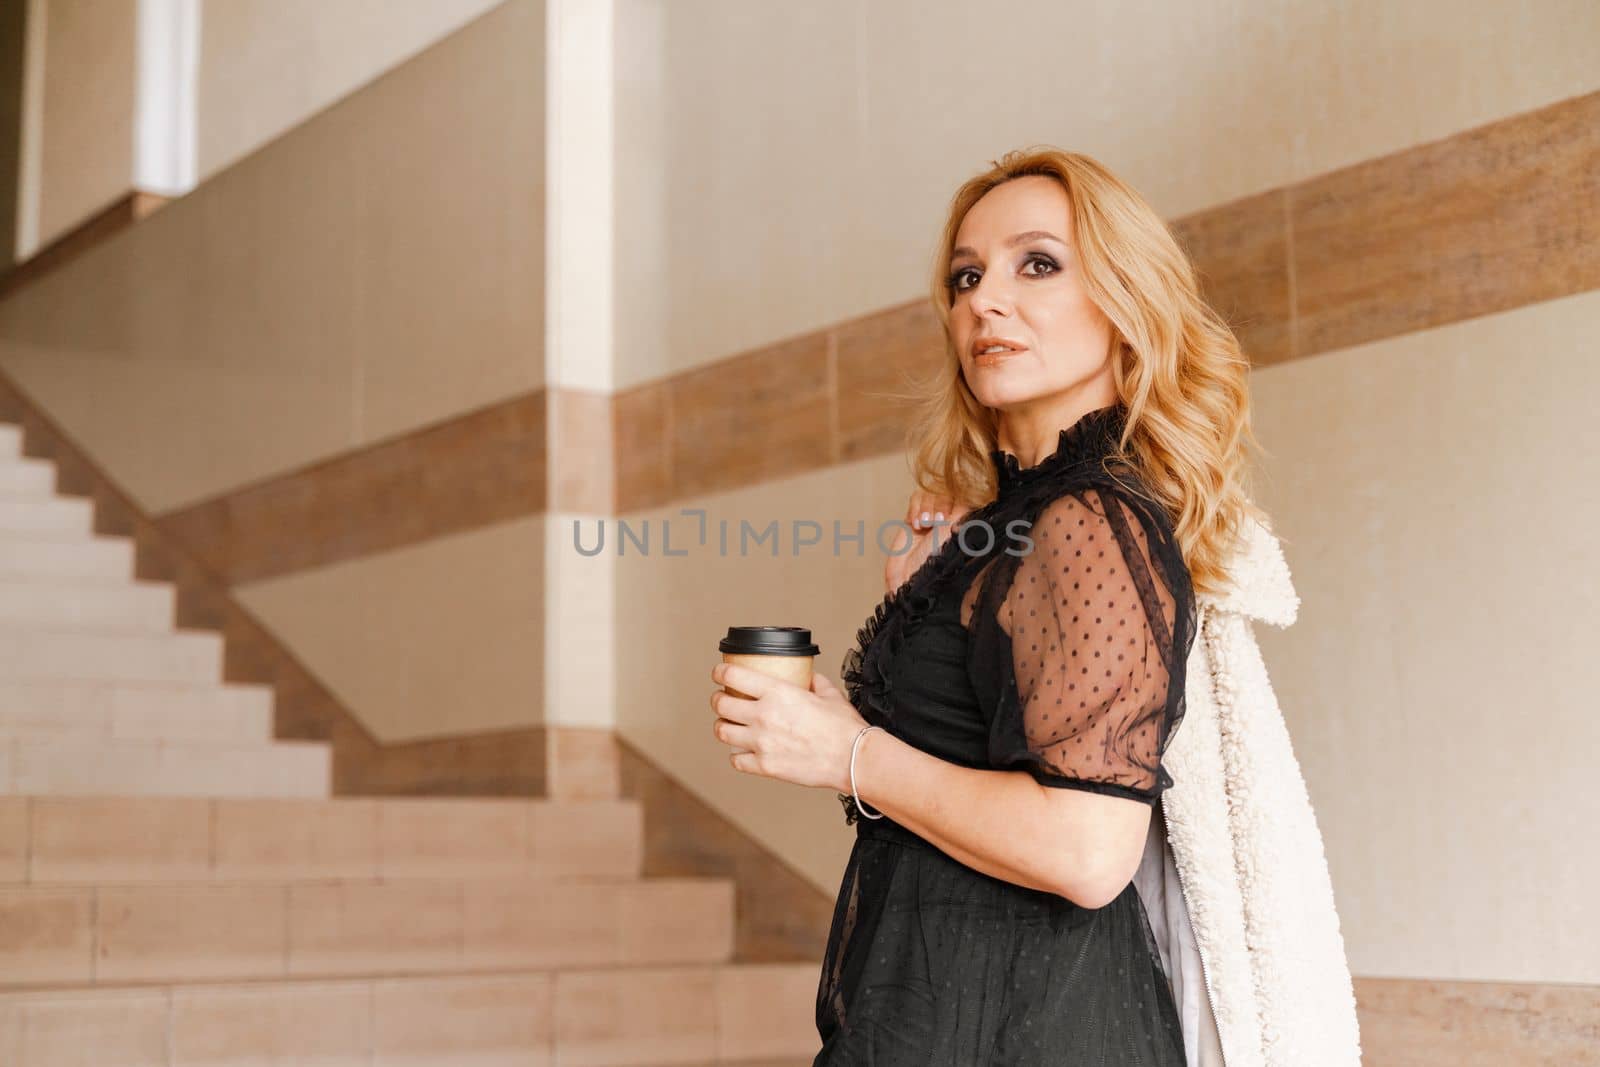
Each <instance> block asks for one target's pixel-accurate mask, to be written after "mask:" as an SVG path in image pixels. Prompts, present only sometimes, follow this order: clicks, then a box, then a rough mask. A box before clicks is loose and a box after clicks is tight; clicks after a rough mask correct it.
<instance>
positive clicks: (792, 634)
mask: <svg viewBox="0 0 1600 1067" xmlns="http://www.w3.org/2000/svg"><path fill="white" fill-rule="evenodd" d="M717 648H718V649H720V650H721V651H723V652H730V653H732V654H734V655H739V656H815V655H819V654H820V653H821V651H822V650H821V649H819V648H818V647H817V646H816V645H814V644H812V643H811V631H810V630H807V629H806V628H805V627H803V626H730V627H728V636H727V637H724V638H723V639H722V640H721V641H719V642H718V643H717Z"/></svg>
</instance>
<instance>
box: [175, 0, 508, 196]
mask: <svg viewBox="0 0 1600 1067" xmlns="http://www.w3.org/2000/svg"><path fill="white" fill-rule="evenodd" d="M500 2H501V0H339V3H336V4H329V3H326V2H325V0H202V3H201V4H200V69H199V77H198V86H197V88H198V97H199V123H198V125H199V128H198V130H197V131H196V134H197V135H196V144H197V149H198V156H199V159H198V168H199V174H200V180H201V181H204V180H205V179H206V178H208V177H210V176H211V175H212V174H215V173H216V172H217V171H219V170H221V169H222V168H223V167H226V166H228V165H229V164H231V163H234V162H235V161H237V160H238V159H240V158H241V157H243V156H246V155H248V154H249V153H251V152H253V151H255V150H256V149H257V148H260V147H261V146H262V145H264V144H266V143H267V142H268V141H270V140H272V139H273V138H274V137H277V136H279V135H280V134H283V133H284V132H286V131H288V130H290V129H293V128H294V127H295V126H297V125H299V124H300V123H302V122H304V121H305V120H306V119H307V118H309V117H311V116H312V115H313V114H315V113H316V112H318V111H320V110H321V109H322V108H324V107H327V106H328V105H329V104H331V103H333V102H334V101H335V100H338V99H339V98H340V97H342V96H345V95H346V94H348V93H350V92H352V91H354V90H356V89H358V88H360V87H361V86H362V85H365V84H366V83H367V82H369V81H371V80H372V79H373V78H375V77H377V76H378V75H380V74H382V73H383V72H384V71H386V70H389V69H390V68H392V67H394V66H395V65H396V64H398V63H402V62H404V61H405V60H407V59H409V58H411V57H412V56H414V55H416V54H417V53H418V52H421V51H422V50H424V49H425V48H427V47H428V46H430V45H432V44H433V43H434V42H435V41H437V40H439V39H440V38H441V37H444V36H445V35H446V34H449V33H452V32H454V31H455V30H457V29H459V28H460V27H461V26H462V25H464V24H465V23H467V22H470V21H471V20H472V19H474V18H477V17H478V16H479V15H481V14H483V13H484V12H485V11H487V10H489V9H490V8H492V7H494V6H495V5H497V4H499V3H500Z"/></svg>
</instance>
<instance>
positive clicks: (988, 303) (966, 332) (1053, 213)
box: [946, 175, 1115, 410]
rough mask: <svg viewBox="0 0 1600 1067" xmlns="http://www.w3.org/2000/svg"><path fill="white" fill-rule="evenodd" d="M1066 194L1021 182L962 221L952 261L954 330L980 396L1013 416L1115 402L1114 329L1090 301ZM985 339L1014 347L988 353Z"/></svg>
mask: <svg viewBox="0 0 1600 1067" xmlns="http://www.w3.org/2000/svg"><path fill="white" fill-rule="evenodd" d="M1072 240H1073V235H1072V214H1071V210H1070V204H1069V203H1068V200H1067V193H1066V190H1065V189H1063V188H1062V187H1061V184H1060V183H1059V182H1057V181H1056V180H1055V179H1053V178H1047V177H1043V176H1040V175H1028V176H1027V177H1023V178H1013V179H1012V180H1010V181H1008V182H1005V183H1003V184H1001V185H998V186H996V187H995V188H993V189H991V190H989V192H987V193H985V194H984V196H983V198H982V199H981V200H979V201H978V202H977V203H976V204H974V205H973V206H972V208H971V210H969V211H968V212H967V215H966V217H965V218H964V219H962V220H961V226H960V228H959V229H958V230H957V232H956V241H955V251H954V254H953V255H952V256H951V259H950V276H949V281H948V284H947V286H946V291H947V292H948V293H949V294H950V298H951V301H952V303H951V305H950V332H951V336H952V337H953V338H954V339H955V347H956V351H957V353H959V354H960V357H961V370H962V373H963V374H964V375H965V376H966V380H967V386H968V388H970V389H971V390H972V394H973V396H975V397H977V399H978V402H979V403H980V404H983V405H984V406H986V407H990V408H997V409H1004V408H1014V407H1017V406H1018V405H1022V404H1026V403H1028V402H1030V401H1035V400H1039V399H1041V398H1046V397H1054V396H1057V395H1059V396H1060V397H1061V399H1062V401H1063V403H1064V404H1066V405H1067V406H1071V407H1075V408H1080V409H1082V410H1089V409H1090V408H1092V407H1099V406H1103V405H1104V404H1109V403H1111V402H1112V401H1113V400H1114V399H1115V383H1114V379H1113V377H1112V372H1111V360H1110V354H1109V348H1110V342H1111V322H1110V320H1109V319H1107V318H1106V317H1105V315H1104V313H1103V312H1101V311H1100V309H1099V308H1098V307H1096V306H1095V305H1094V304H1093V303H1092V302H1091V301H1090V300H1089V296H1088V294H1087V293H1086V292H1085V291H1084V288H1083V278H1082V276H1081V275H1080V274H1079V272H1078V259H1077V255H1076V251H1075V249H1074V248H1073V246H1072V244H1071V242H1072ZM986 339H998V340H999V341H1000V342H1001V343H1008V344H1009V345H1011V346H1013V348H1012V350H1011V351H1007V352H1004V353H1002V354H999V355H984V354H982V353H981V352H980V351H979V349H982V348H985V347H989V345H988V343H987V341H986Z"/></svg>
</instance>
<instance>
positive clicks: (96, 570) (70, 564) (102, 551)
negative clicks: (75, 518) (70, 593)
mask: <svg viewBox="0 0 1600 1067" xmlns="http://www.w3.org/2000/svg"><path fill="white" fill-rule="evenodd" d="M0 578H21V579H25V580H30V581H35V580H40V579H47V578H66V579H76V580H83V581H124V582H126V581H132V580H133V541H132V539H131V538H127V537H101V536H99V535H98V534H97V535H94V536H91V537H77V538H69V537H55V538H50V537H40V536H37V535H34V536H26V535H22V534H6V535H0Z"/></svg>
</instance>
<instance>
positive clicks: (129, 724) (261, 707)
mask: <svg viewBox="0 0 1600 1067" xmlns="http://www.w3.org/2000/svg"><path fill="white" fill-rule="evenodd" d="M273 698H274V693H273V690H272V687H271V686H268V685H245V684H240V683H234V682H226V683H222V684H215V685H186V684H181V683H170V682H97V681H83V680H78V679H66V678H33V679H21V680H18V679H10V680H0V736H9V735H14V734H27V735H36V734H37V735H42V736H45V737H57V738H77V739H79V740H89V739H91V738H101V739H106V740H118V741H133V740H139V741H171V742H176V743H195V744H199V743H208V742H220V743H224V744H238V745H247V744H266V743H267V742H269V741H271V740H272V707H273Z"/></svg>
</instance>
